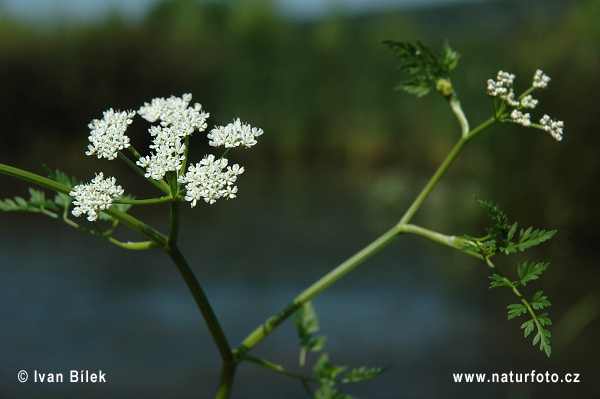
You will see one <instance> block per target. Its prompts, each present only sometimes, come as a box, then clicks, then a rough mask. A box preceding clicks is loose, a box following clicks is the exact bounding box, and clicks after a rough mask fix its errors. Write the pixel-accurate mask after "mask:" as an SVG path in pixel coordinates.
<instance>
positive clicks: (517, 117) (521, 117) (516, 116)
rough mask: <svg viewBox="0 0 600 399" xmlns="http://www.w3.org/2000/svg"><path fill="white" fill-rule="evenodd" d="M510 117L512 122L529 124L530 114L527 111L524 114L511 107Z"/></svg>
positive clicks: (526, 125)
mask: <svg viewBox="0 0 600 399" xmlns="http://www.w3.org/2000/svg"><path fill="white" fill-rule="evenodd" d="M510 117H511V119H512V120H513V122H515V123H517V124H519V125H522V126H525V127H529V126H531V116H530V115H529V113H527V114H524V113H522V112H521V111H519V110H517V109H513V110H512V112H511V113H510Z"/></svg>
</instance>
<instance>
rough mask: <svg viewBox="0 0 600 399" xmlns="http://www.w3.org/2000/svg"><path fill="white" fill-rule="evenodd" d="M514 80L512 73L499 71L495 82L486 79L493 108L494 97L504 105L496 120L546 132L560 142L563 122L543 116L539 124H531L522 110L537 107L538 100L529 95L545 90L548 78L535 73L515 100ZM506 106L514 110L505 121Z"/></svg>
mask: <svg viewBox="0 0 600 399" xmlns="http://www.w3.org/2000/svg"><path fill="white" fill-rule="evenodd" d="M514 79H515V75H513V74H512V73H508V72H504V71H499V72H498V75H497V77H496V81H495V80H493V79H488V81H487V93H488V95H489V96H490V97H494V107H495V106H496V97H497V98H500V99H501V100H502V101H503V102H504V104H503V105H502V107H501V108H500V110H499V111H498V114H497V115H496V118H498V119H500V120H502V121H507V120H508V121H512V122H514V123H516V124H519V125H522V126H525V127H530V126H532V127H535V128H537V129H542V130H544V131H546V132H547V133H548V134H550V136H552V137H553V138H554V139H555V140H556V141H561V140H562V137H563V128H564V122H563V121H555V120H552V119H550V117H549V116H548V115H544V116H543V117H542V119H540V124H539V125H538V124H533V125H532V124H531V115H530V114H529V113H523V112H522V110H523V109H534V108H535V107H536V106H537V105H538V102H539V101H538V100H536V99H535V98H533V97H532V96H531V94H528V93H530V92H532V91H533V90H535V89H545V88H546V87H548V82H550V77H549V76H548V75H546V74H545V73H544V72H542V70H541V69H538V70H537V71H535V74H534V76H533V83H532V85H531V87H530V88H529V89H528V90H527V91H526V92H524V93H523V94H521V95H520V96H519V97H517V98H516V99H515V93H514V90H513V82H514ZM506 105H508V106H509V107H511V108H514V109H513V110H512V111H511V112H510V119H507V118H506V116H507V114H505V113H504V110H505V109H506V108H505V106H506Z"/></svg>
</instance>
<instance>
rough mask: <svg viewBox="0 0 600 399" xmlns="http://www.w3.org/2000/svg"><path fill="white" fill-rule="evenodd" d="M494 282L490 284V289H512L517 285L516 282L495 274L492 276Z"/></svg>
mask: <svg viewBox="0 0 600 399" xmlns="http://www.w3.org/2000/svg"><path fill="white" fill-rule="evenodd" d="M490 278H491V279H492V280H494V281H492V283H491V284H490V288H496V287H511V286H513V285H514V284H516V281H506V278H505V277H504V276H502V275H500V274H497V273H494V274H492V275H491V276H490Z"/></svg>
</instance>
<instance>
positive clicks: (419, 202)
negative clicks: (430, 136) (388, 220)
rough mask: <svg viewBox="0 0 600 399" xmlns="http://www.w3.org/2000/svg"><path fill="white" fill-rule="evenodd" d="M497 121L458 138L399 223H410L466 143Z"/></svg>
mask: <svg viewBox="0 0 600 399" xmlns="http://www.w3.org/2000/svg"><path fill="white" fill-rule="evenodd" d="M495 122H496V120H495V119H494V118H490V119H488V120H487V121H485V122H483V123H482V124H481V125H479V126H477V127H476V128H475V129H473V130H471V131H470V132H469V133H468V134H466V135H463V136H462V137H461V138H460V140H458V142H457V143H456V145H455V146H454V148H452V150H451V151H450V153H449V154H448V156H447V157H446V158H445V159H444V161H443V162H442V164H441V165H440V166H439V168H438V169H437V170H436V172H435V173H434V175H433V176H432V177H431V179H430V180H429V182H428V183H427V184H426V185H425V187H424V188H423V190H422V191H421V192H420V193H419V195H418V196H417V198H416V199H415V200H414V201H413V203H412V204H411V205H410V207H409V208H408V210H407V211H406V213H405V214H404V216H402V219H400V222H399V223H398V224H400V225H403V224H408V222H409V221H410V220H411V219H412V217H413V216H414V214H415V213H416V212H417V210H418V209H419V208H420V207H421V205H423V202H425V199H427V197H428V196H429V194H430V193H431V191H432V190H433V188H434V187H435V185H436V184H437V183H438V182H439V181H440V179H441V178H442V176H444V173H446V171H447V170H448V168H449V167H450V165H452V162H454V160H455V159H456V157H457V156H458V154H459V153H460V151H461V150H462V148H463V147H464V146H465V144H467V142H468V141H469V140H471V139H472V138H473V137H475V136H476V135H478V134H479V133H481V132H482V131H484V130H485V129H487V128H488V127H490V126H491V125H492V124H494V123H495Z"/></svg>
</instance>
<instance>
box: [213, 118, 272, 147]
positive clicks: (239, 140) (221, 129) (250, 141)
mask: <svg viewBox="0 0 600 399" xmlns="http://www.w3.org/2000/svg"><path fill="white" fill-rule="evenodd" d="M262 134H263V131H262V129H258V128H255V127H252V126H250V125H249V124H247V123H242V122H240V118H238V119H236V120H234V121H233V123H230V124H228V125H227V126H216V127H215V128H214V129H212V130H211V131H210V133H209V134H208V135H207V137H208V138H209V139H210V142H209V144H210V145H212V146H213V147H221V146H225V148H233V147H238V146H242V147H246V148H250V147H252V146H253V145H254V144H256V138H257V137H258V136H260V135H262Z"/></svg>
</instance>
